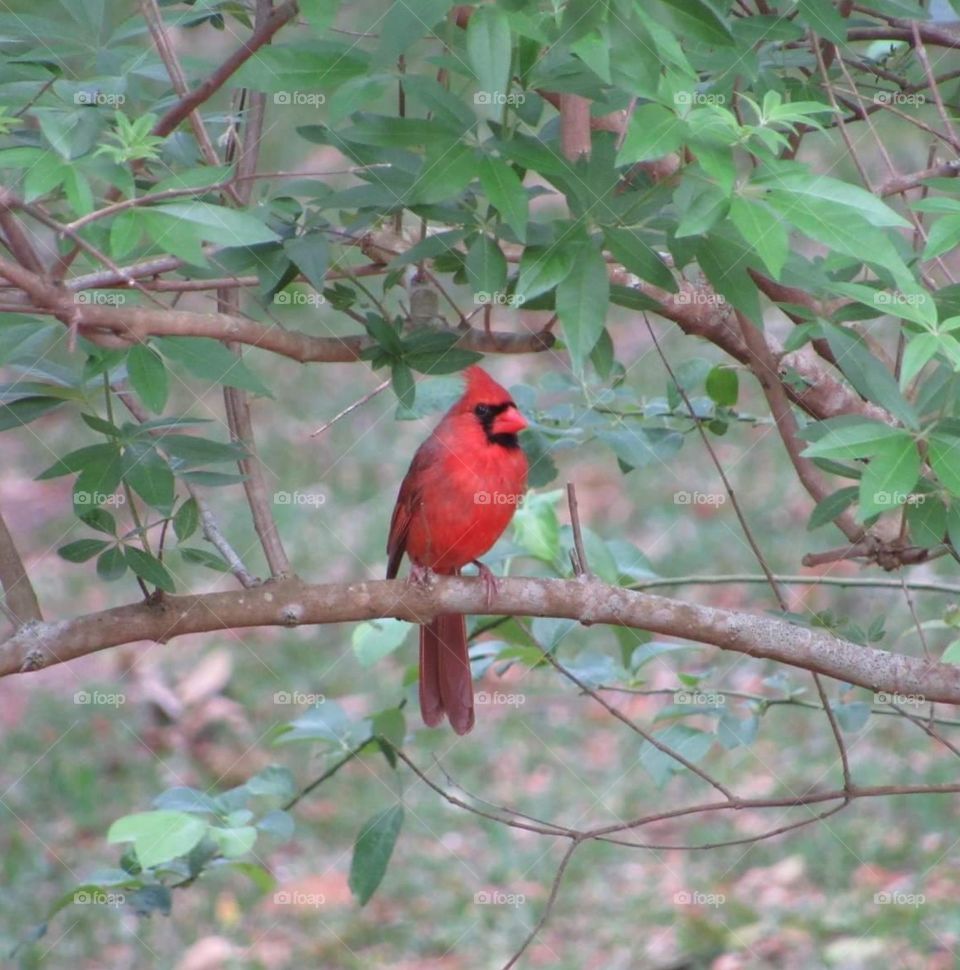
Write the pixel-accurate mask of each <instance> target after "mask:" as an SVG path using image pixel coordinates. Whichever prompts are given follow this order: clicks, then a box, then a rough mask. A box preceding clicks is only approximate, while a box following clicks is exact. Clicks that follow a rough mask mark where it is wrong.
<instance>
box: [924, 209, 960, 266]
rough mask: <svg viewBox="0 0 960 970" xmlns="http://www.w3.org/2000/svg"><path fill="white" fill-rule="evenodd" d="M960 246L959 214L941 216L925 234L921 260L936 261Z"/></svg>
mask: <svg viewBox="0 0 960 970" xmlns="http://www.w3.org/2000/svg"><path fill="white" fill-rule="evenodd" d="M958 244H960V214H958V215H947V216H941V217H940V218H939V219H937V221H936V222H935V223H934V224H933V225H932V226H931V227H930V229H929V230H928V232H927V245H926V246H925V247H924V250H923V257H922V258H923V259H924V260H927V259H936V257H937V256H942V255H943V254H944V253H946V252H949V251H950V250H952V249H956V248H957V245H958Z"/></svg>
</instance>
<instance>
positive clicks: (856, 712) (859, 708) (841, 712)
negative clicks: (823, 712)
mask: <svg viewBox="0 0 960 970" xmlns="http://www.w3.org/2000/svg"><path fill="white" fill-rule="evenodd" d="M830 707H831V708H832V710H833V713H834V715H835V716H836V718H837V723H838V724H839V725H840V729H841V730H842V731H847V732H850V733H853V732H856V731H861V730H863V728H864V727H865V726H866V723H867V721H869V720H870V705H869V704H865V703H864V702H863V701H851V702H850V703H849V704H831V705H830Z"/></svg>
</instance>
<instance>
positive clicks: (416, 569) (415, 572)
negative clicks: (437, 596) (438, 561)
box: [407, 562, 433, 586]
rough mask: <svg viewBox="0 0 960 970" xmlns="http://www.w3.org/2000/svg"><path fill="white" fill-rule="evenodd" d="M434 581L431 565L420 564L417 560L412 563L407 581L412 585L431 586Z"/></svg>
mask: <svg viewBox="0 0 960 970" xmlns="http://www.w3.org/2000/svg"><path fill="white" fill-rule="evenodd" d="M432 581H433V570H432V569H431V568H430V567H429V566H418V565H417V564H416V563H415V562H414V563H411V564H410V575H409V577H408V578H407V582H408V583H409V584H410V585H411V586H429V585H430V583H431V582H432Z"/></svg>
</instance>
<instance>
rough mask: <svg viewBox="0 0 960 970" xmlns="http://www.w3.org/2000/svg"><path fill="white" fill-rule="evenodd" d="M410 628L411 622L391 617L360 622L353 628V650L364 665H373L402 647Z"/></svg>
mask: <svg viewBox="0 0 960 970" xmlns="http://www.w3.org/2000/svg"><path fill="white" fill-rule="evenodd" d="M410 629H411V627H410V624H409V623H406V622H404V621H403V620H395V619H393V618H391V617H387V618H385V619H382V620H370V621H369V622H367V623H359V624H357V626H355V627H354V629H353V637H352V645H353V652H354V653H355V654H356V657H357V660H359V661H360V663H361V664H362V665H363V666H364V667H372V666H373V665H374V664H375V663H376V662H377V661H378V660H382V659H383V658H384V657H386V656H388V655H389V654H391V653H393V652H394V651H395V650H397V649H398V648H399V647H401V646H402V645H403V642H404V640H406V639H407V634H409V633H410Z"/></svg>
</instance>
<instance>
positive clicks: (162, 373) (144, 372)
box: [127, 344, 169, 414]
mask: <svg viewBox="0 0 960 970" xmlns="http://www.w3.org/2000/svg"><path fill="white" fill-rule="evenodd" d="M127 376H128V377H129V378H130V386H131V387H132V388H133V389H134V391H136V394H137V397H139V398H140V400H141V401H142V402H143V405H144V407H146V408H147V409H148V410H150V411H153V413H154V414H160V413H161V412H162V411H163V409H164V407H166V404H167V392H168V390H169V388H168V385H167V369H166V368H165V367H164V366H163V359H162V358H161V357H160V355H159V354H158V353H157V352H156V351H155V350H151V349H150V348H149V347H147V346H146V345H145V344H134V345H133V346H132V347H131V348H130V352H129V353H128V354H127Z"/></svg>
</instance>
